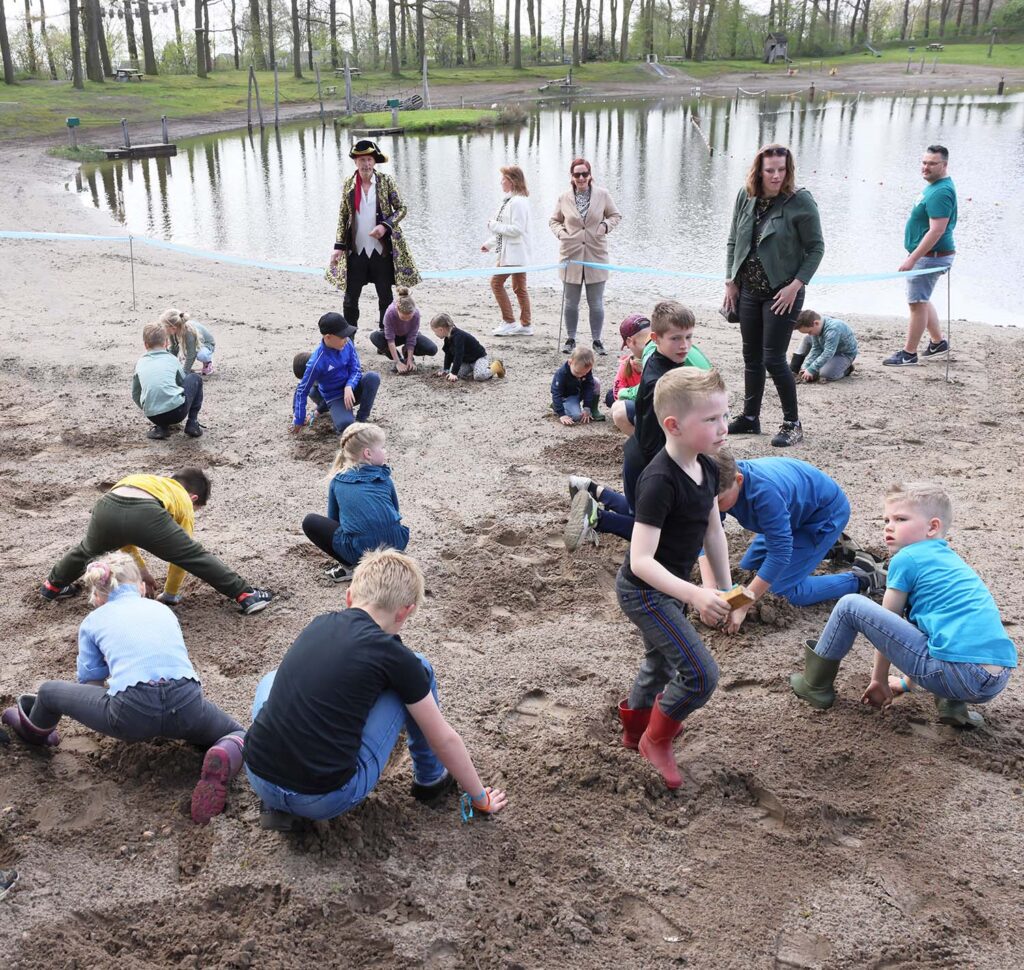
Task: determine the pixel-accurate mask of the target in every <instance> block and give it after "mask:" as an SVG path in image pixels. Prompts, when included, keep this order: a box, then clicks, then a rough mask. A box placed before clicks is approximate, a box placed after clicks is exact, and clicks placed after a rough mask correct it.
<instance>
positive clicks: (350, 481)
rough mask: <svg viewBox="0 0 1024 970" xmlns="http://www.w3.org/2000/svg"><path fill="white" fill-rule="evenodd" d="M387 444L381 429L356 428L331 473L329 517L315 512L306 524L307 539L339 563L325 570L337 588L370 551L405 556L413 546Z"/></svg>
mask: <svg viewBox="0 0 1024 970" xmlns="http://www.w3.org/2000/svg"><path fill="white" fill-rule="evenodd" d="M384 440H385V439H384V432H383V431H382V430H381V429H380V428H378V427H377V425H375V424H364V423H363V422H361V421H357V422H355V423H354V424H350V425H349V426H348V427H347V428H346V429H345V431H344V432H343V434H342V436H341V442H340V444H341V449H340V450H339V451H338V454H337V456H336V457H335V459H334V465H333V466H332V468H331V475H332V478H331V484H330V488H329V490H328V492H327V515H326V516H324V515H314V514H312V513H311V514H309V515H307V516H306V517H305V518H304V519H303V520H302V531H303V532H305V533H306V538H307V539H309V541H310V542H312V543H313V544H314V545H315V546H316V547H317V548H318V549H322V550H323V551H324V552H326V553H327V555H328V556H331V557H332V558H333V559H336V560H337V565H335V566H331V567H329V568H328V569H327V570H325V575H326V576H327V577H328V578H330V579H333V580H334V581H335V582H336V583H345V582H348V581H349V580H350V579H351V578H352V570H353V569H354V568H355V566H356V563H358V562H359V557H360V556H362V554H363V553H364V552H366V551H367V550H368V549H377V548H379V547H381V546H387V547H390V548H392V549H397V550H398V551H399V552H401V551H402V550H403V549H405V547H406V546H407V545H408V544H409V529H408V528H407V527H406V526H404V525H402V515H401V513H400V512H399V511H398V494H397V493H396V492H395V485H394V483H393V482H392V481H391V469H390V468H389V467H388V465H387V460H388V452H387V448H385V447H384Z"/></svg>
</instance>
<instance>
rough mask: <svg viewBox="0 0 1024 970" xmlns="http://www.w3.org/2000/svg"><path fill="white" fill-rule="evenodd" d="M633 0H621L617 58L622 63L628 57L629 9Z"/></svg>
mask: <svg viewBox="0 0 1024 970" xmlns="http://www.w3.org/2000/svg"><path fill="white" fill-rule="evenodd" d="M632 6H633V0H622V40H621V41H620V42H619V60H620V61H622V63H623V64H625V63H626V61H627V60H628V59H629V11H630V8H631V7H632Z"/></svg>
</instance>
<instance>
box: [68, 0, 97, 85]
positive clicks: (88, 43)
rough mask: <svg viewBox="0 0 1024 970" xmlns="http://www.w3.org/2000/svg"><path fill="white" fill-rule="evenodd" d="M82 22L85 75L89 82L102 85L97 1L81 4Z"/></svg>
mask: <svg viewBox="0 0 1024 970" xmlns="http://www.w3.org/2000/svg"><path fill="white" fill-rule="evenodd" d="M73 6H74V4H73V3H72V8H73ZM82 20H83V22H84V26H85V74H86V77H88V78H89V80H90V81H95V82H97V83H98V84H102V83H103V80H104V77H103V65H102V64H101V63H100V13H99V4H98V3H97V0H85V2H84V3H83V4H82Z"/></svg>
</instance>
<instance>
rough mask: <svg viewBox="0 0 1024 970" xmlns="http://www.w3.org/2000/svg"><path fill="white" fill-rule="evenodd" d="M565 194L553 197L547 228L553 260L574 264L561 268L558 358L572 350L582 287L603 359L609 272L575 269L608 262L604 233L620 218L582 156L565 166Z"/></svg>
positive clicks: (595, 349) (614, 225)
mask: <svg viewBox="0 0 1024 970" xmlns="http://www.w3.org/2000/svg"><path fill="white" fill-rule="evenodd" d="M569 176H570V179H571V181H570V183H569V184H570V185H571V186H572V187H571V188H570V189H569V191H568V192H563V193H562V194H561V195H560V196H559V197H558V203H557V204H556V205H555V211H554V214H553V215H552V216H551V218H550V219H549V220H548V226H549V227H550V229H551V231H552V232H553V233H554V234H555V238H557V239H558V258H559V259H560V260H561V261H563V262H565V261H566V260H577V262H574V263H572V264H570V265H568V266H565V267H563V268H562V269H561V270H560V273H559V275H560V276H561V277H562V283H563V285H564V289H563V294H564V296H563V299H564V301H565V332H566V340H565V345H564V346H563V347H562V353H563V354H571V353H572V352H573V350H574V349H575V347H576V325H577V323H578V322H579V316H580V296H581V295H582V293H583V287H584V285H586V287H587V307H588V308H589V310H590V337H591V340H592V342H593V345H594V353H596V354H600V355H601V356H602V357H603V356H604V355H605V354H606V353H607V351H606V350H605V349H604V344H603V343H601V330H602V329H603V328H604V284H605V283H606V282H607V281H608V270H606V269H593V268H592V267H590V266H580V265H579V263H580V262H585V263H607V262H608V233H610V232H611V231H612V230H613V229H614V228H615V227H616V226H617V225H618V224H619V222H620V221H621V220H622V216H621V215H620V214H619V210H618V209H617V208H616V207H615V203H614V202H613V201H612V197H611V195H610V194H609V192H608V190H607V189H602V188H599V187H598V186H596V185H594V176H593V173H592V171H591V167H590V162H588V161H587V160H586V159H585V158H575V159H573V162H572V165H570V166H569Z"/></svg>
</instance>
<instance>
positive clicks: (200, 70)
mask: <svg viewBox="0 0 1024 970" xmlns="http://www.w3.org/2000/svg"><path fill="white" fill-rule="evenodd" d="M195 7H196V77H206V43H205V42H204V40H203V0H195Z"/></svg>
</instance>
